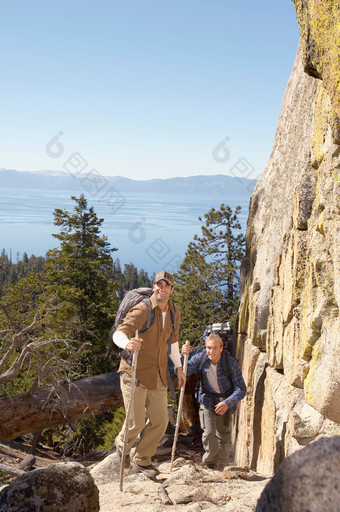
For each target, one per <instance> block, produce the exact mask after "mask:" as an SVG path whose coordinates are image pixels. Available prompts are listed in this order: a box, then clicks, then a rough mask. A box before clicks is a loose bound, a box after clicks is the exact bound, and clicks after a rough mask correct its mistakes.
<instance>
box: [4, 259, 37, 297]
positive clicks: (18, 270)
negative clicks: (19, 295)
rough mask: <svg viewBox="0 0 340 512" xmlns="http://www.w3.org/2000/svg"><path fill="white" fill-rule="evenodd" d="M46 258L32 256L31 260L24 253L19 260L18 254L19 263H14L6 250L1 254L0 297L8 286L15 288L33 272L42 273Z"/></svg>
mask: <svg viewBox="0 0 340 512" xmlns="http://www.w3.org/2000/svg"><path fill="white" fill-rule="evenodd" d="M44 263H45V258H43V257H42V256H39V257H36V256H34V255H32V256H31V257H30V258H29V257H28V256H27V253H26V252H24V254H23V256H22V259H21V260H19V254H17V263H13V262H12V258H11V256H8V255H7V253H6V251H5V249H3V250H2V252H1V254H0V297H1V296H2V295H3V294H4V293H5V290H6V287H7V286H13V285H15V284H17V283H18V281H19V279H20V278H23V277H26V276H27V274H29V273H31V272H33V273H36V272H41V271H42V270H43V268H44Z"/></svg>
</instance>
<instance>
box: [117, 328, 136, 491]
mask: <svg viewBox="0 0 340 512" xmlns="http://www.w3.org/2000/svg"><path fill="white" fill-rule="evenodd" d="M135 338H137V339H139V336H138V331H136V334H135ZM137 357H138V350H134V351H133V354H132V365H131V369H132V377H131V389H130V397H129V405H128V408H127V411H126V415H125V428H124V444H123V451H122V459H121V462H120V474H119V489H120V490H121V491H122V490H123V477H124V465H125V457H126V448H127V441H128V433H129V421H130V413H131V408H132V403H133V398H134V394H135V387H136V368H137Z"/></svg>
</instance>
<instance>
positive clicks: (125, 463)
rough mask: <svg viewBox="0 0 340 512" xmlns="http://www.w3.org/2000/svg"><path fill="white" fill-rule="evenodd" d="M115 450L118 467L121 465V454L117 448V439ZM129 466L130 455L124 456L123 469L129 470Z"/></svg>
mask: <svg viewBox="0 0 340 512" xmlns="http://www.w3.org/2000/svg"><path fill="white" fill-rule="evenodd" d="M115 448H116V456H117V460H118V463H119V465H121V464H122V452H121V451H120V449H119V447H118V443H117V438H116V439H115ZM130 464H131V461H130V455H125V461H124V468H129V467H130Z"/></svg>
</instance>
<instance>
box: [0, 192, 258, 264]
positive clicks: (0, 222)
mask: <svg viewBox="0 0 340 512" xmlns="http://www.w3.org/2000/svg"><path fill="white" fill-rule="evenodd" d="M71 195H75V196H77V197H79V195H80V193H79V192H76V193H74V194H72V193H71V192H69V191H60V190H57V191H50V190H34V189H19V188H18V189H17V188H15V189H14V188H3V189H2V190H0V250H2V249H5V250H6V252H7V254H8V255H9V254H11V255H12V261H13V262H15V261H16V260H17V254H18V253H19V257H21V256H22V254H23V253H24V252H26V253H27V254H28V256H30V255H31V254H34V255H35V256H45V254H46V252H47V251H48V250H49V249H52V248H54V247H58V240H57V239H56V238H54V237H53V236H52V233H58V232H59V229H58V227H57V226H54V223H53V221H54V216H53V211H54V209H55V208H61V209H63V210H67V211H69V212H71V211H72V210H73V208H74V206H75V202H74V201H72V200H71ZM85 197H86V198H87V200H88V206H89V207H90V206H93V208H94V211H95V213H96V214H97V217H98V218H103V219H104V221H103V224H102V229H101V232H102V234H103V235H105V236H107V238H108V241H109V243H110V244H111V247H116V248H117V249H118V250H117V251H116V252H114V253H113V258H116V257H118V258H119V259H120V262H121V265H122V267H123V266H124V264H125V263H131V262H132V263H133V264H134V265H136V267H137V268H138V269H141V268H143V269H144V270H146V271H147V272H148V273H150V274H152V272H154V271H157V270H159V269H165V268H166V269H168V270H169V271H173V272H175V271H176V270H178V268H179V265H180V263H181V262H182V260H183V258H184V255H185V251H186V249H187V246H188V243H189V242H190V241H192V239H193V236H194V235H195V234H198V235H200V234H201V225H202V223H201V222H200V221H199V220H198V217H199V216H201V217H203V216H204V214H205V213H207V212H208V211H209V210H210V209H211V208H212V207H215V208H216V209H219V207H220V205H221V204H222V203H225V204H227V205H229V206H230V207H231V208H232V209H234V208H235V207H236V206H237V205H240V206H241V207H242V211H241V215H240V217H239V219H240V222H241V224H242V228H243V230H244V232H245V229H246V222H247V217H248V205H249V197H248V196H246V195H240V196H231V197H225V196H223V195H218V196H217V195H215V196H212V195H210V196H204V195H189V194H186V195H184V194H183V195H182V194H181V195H174V194H167V193H162V194H146V193H143V194H138V193H124V195H123V196H122V197H121V198H120V202H119V201H118V202H117V201H116V202H114V201H113V202H112V200H110V199H108V198H107V199H105V198H102V199H98V198H91V197H89V196H88V195H87V194H86V193H85ZM122 198H123V199H122Z"/></svg>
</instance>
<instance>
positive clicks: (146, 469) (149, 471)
mask: <svg viewBox="0 0 340 512" xmlns="http://www.w3.org/2000/svg"><path fill="white" fill-rule="evenodd" d="M132 473H143V474H144V475H145V476H147V477H148V478H155V477H156V476H157V475H159V471H158V469H157V468H156V467H155V466H153V465H152V464H149V465H148V466H141V465H140V464H137V462H136V461H133V464H132Z"/></svg>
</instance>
